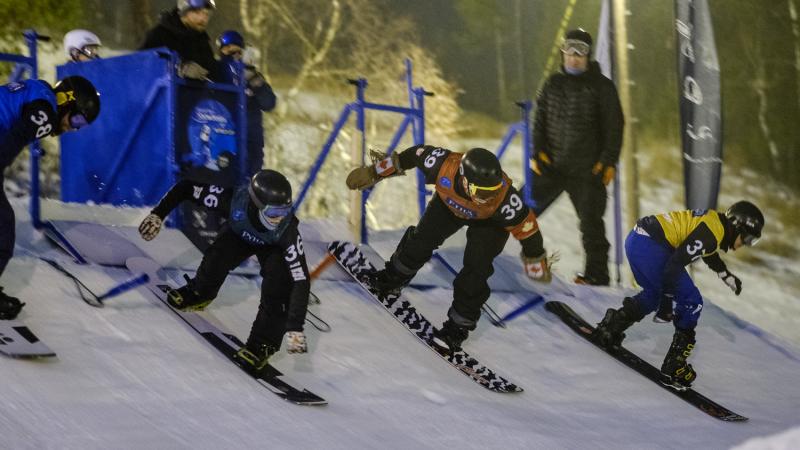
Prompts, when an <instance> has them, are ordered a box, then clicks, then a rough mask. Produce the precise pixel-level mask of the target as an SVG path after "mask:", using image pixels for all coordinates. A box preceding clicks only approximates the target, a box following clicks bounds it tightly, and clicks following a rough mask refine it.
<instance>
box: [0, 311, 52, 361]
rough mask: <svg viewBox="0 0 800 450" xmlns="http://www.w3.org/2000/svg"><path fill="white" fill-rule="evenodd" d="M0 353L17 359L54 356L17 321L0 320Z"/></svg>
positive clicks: (31, 332)
mask: <svg viewBox="0 0 800 450" xmlns="http://www.w3.org/2000/svg"><path fill="white" fill-rule="evenodd" d="M0 353H2V354H4V355H6V356H8V357H11V358H19V359H36V358H52V357H54V356H56V354H55V352H54V351H52V350H50V348H49V347H48V346H47V345H45V344H44V342H42V341H41V340H39V338H38V337H37V336H36V335H35V334H33V331H31V329H30V328H28V327H27V326H26V325H25V324H24V323H22V322H21V321H19V320H0Z"/></svg>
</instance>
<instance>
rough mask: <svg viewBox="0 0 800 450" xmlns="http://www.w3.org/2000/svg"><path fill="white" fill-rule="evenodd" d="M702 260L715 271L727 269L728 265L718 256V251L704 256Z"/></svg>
mask: <svg viewBox="0 0 800 450" xmlns="http://www.w3.org/2000/svg"><path fill="white" fill-rule="evenodd" d="M703 262H704V263H706V265H707V266H708V268H709V269H711V270H713V271H714V272H717V273H719V272H725V271H726V270H728V266H727V265H725V261H723V260H722V258H721V257H720V256H719V253H714V254H711V255H708V256H704V257H703Z"/></svg>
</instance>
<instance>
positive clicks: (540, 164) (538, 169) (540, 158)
mask: <svg viewBox="0 0 800 450" xmlns="http://www.w3.org/2000/svg"><path fill="white" fill-rule="evenodd" d="M552 163H553V161H551V160H550V156H549V155H548V154H547V153H545V152H544V151H542V150H539V151H536V152H534V154H533V159H531V170H532V171H533V173H535V174H536V175H539V176H541V175H542V173H543V172H545V171H547V169H548V168H549V167H550V165H551V164H552Z"/></svg>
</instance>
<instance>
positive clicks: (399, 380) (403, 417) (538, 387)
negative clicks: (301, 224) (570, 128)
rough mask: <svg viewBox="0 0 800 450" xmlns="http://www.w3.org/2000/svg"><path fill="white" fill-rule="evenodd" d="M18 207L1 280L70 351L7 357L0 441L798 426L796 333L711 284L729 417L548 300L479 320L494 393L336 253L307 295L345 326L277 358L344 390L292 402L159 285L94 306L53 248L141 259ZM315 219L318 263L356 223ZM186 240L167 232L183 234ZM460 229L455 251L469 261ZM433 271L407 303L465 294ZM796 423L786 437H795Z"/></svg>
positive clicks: (634, 439) (717, 366)
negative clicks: (185, 317)
mask: <svg viewBox="0 0 800 450" xmlns="http://www.w3.org/2000/svg"><path fill="white" fill-rule="evenodd" d="M15 206H18V207H17V208H16V211H17V216H18V221H19V223H18V247H17V256H16V257H15V258H14V259H13V260H12V262H11V263H10V265H9V267H8V269H7V270H6V273H5V274H4V275H3V279H2V284H3V285H4V286H5V287H6V290H7V291H8V292H10V293H11V294H13V295H17V296H18V297H20V298H21V299H23V301H26V302H27V303H28V305H27V306H26V307H25V309H24V311H23V313H22V315H21V318H22V319H23V320H24V321H25V322H26V323H27V324H28V325H29V326H30V327H31V328H32V329H33V330H34V332H36V333H37V334H38V335H39V336H40V337H41V338H42V340H44V341H45V342H46V343H47V344H48V345H49V346H50V347H51V348H52V349H53V350H54V351H56V353H58V358H57V359H56V360H51V361H33V362H32V361H18V360H11V359H0V379H2V380H3V388H2V389H0V404H1V405H2V409H0V436H2V445H0V447H2V448H9V449H12V448H13V449H41V448H68V449H107V448H115V449H141V448H154V449H184V448H185V449H189V448H192V449H223V448H224V449H238V448H295V449H306V448H309V449H310V448H326V449H332V448H335V449H340V448H341V449H351V448H382V449H384V448H391V449H394V448H397V449H400V448H453V447H460V448H543V449H544V448H584V447H586V446H593V447H596V448H632V449H633V448H636V449H639V448H729V447H731V446H734V445H737V444H741V443H743V442H745V441H746V440H748V439H750V438H754V437H760V436H766V435H772V434H776V433H780V432H783V431H785V430H787V429H789V428H791V427H793V426H796V425H798V422H799V420H798V416H797V413H798V411H800V383H798V381H800V378H799V377H798V374H800V352H798V351H797V347H796V346H794V345H792V344H788V343H785V342H783V341H782V340H781V339H778V338H776V337H775V336H774V335H773V334H772V333H771V332H775V331H776V330H770V331H766V330H762V329H760V328H757V327H755V326H753V325H750V324H748V323H746V322H743V321H741V320H739V319H736V318H735V317H734V316H732V315H731V314H729V313H728V312H726V311H724V310H722V309H720V308H718V307H715V306H714V305H713V302H714V301H715V298H714V297H713V296H711V297H710V298H709V302H708V304H707V307H706V310H705V311H704V314H703V318H702V320H701V323H700V326H699V328H698V345H697V350H696V352H695V356H694V360H693V361H694V363H695V368H696V369H697V370H698V373H699V378H698V380H697V382H696V389H697V390H698V391H700V392H702V393H703V394H705V395H707V396H708V397H710V398H712V399H714V400H716V401H717V402H719V403H721V404H722V405H724V406H726V407H728V408H730V409H732V410H734V411H735V412H737V413H740V414H742V415H745V416H748V417H750V421H749V422H746V423H735V424H734V423H725V422H721V421H718V420H715V419H712V418H710V417H708V416H706V415H705V414H703V413H702V412H699V411H697V410H695V409H693V408H692V407H690V406H688V405H687V404H685V403H684V402H683V401H681V400H680V399H677V398H676V397H674V396H672V395H670V394H669V393H667V392H664V391H663V390H662V389H660V388H658V387H657V386H655V385H653V384H652V383H651V382H650V381H647V380H645V379H643V378H641V377H640V376H639V375H637V374H635V373H633V372H632V371H630V370H629V369H627V368H626V367H624V366H622V365H620V364H619V363H617V362H616V361H614V360H612V359H611V358H609V357H607V356H606V355H605V354H603V353H601V352H599V351H597V350H596V349H594V348H593V347H591V346H589V345H587V344H586V343H585V342H584V341H583V340H582V339H581V338H580V337H578V336H576V335H575V334H574V333H573V332H572V331H570V330H569V329H567V327H566V326H564V325H563V324H562V323H561V322H560V321H558V320H557V319H555V318H554V317H551V316H550V315H549V313H547V312H545V311H544V309H543V308H542V307H541V306H539V307H536V308H534V309H533V310H532V311H530V312H529V313H528V314H526V315H524V316H522V317H520V318H518V319H517V320H515V321H513V322H511V323H510V324H509V327H508V328H506V329H501V328H496V327H493V326H492V325H491V324H489V323H488V321H486V320H482V321H481V323H480V325H479V327H478V330H477V331H475V332H474V333H472V335H471V336H470V339H469V340H468V341H467V342H466V344H465V348H466V349H467V350H468V351H469V352H470V353H471V354H473V355H475V356H476V357H477V358H478V359H480V360H481V361H482V362H484V363H485V364H487V365H489V366H491V367H493V368H496V369H497V370H498V371H499V372H501V373H502V374H503V375H506V376H508V378H510V379H512V380H513V381H515V382H517V383H519V384H520V385H521V386H522V387H523V388H525V392H523V393H520V394H496V393H491V392H489V391H487V390H485V389H482V388H481V387H479V386H478V385H476V384H475V383H473V382H472V381H470V380H469V379H468V378H466V377H464V376H463V375H461V374H459V373H458V372H457V371H456V370H454V369H453V368H452V367H450V366H449V365H447V364H446V363H445V362H443V361H442V360H441V359H440V358H438V357H437V356H436V355H434V354H433V353H432V352H430V350H428V349H426V348H425V347H423V346H422V345H420V344H419V343H417V342H416V340H415V339H414V338H413V337H412V336H411V335H409V334H408V332H407V331H406V330H405V329H404V328H403V327H401V326H400V325H399V324H397V323H396V322H395V320H394V319H393V318H392V317H390V316H389V315H388V314H387V313H386V312H385V311H384V310H383V309H382V308H381V307H380V306H379V305H377V304H374V303H373V302H371V301H370V300H368V299H367V298H366V297H364V296H363V295H362V293H361V290H360V287H359V286H357V285H356V284H355V283H353V282H350V281H348V280H347V279H346V278H345V277H343V276H341V273H339V269H338V268H337V267H332V268H331V269H329V270H328V271H327V272H326V273H325V276H324V277H323V279H320V280H317V281H315V282H314V284H313V287H312V290H313V291H314V292H315V293H316V294H317V295H318V296H319V298H320V299H321V304H320V305H314V306H311V308H310V310H311V311H312V312H314V313H316V314H318V315H320V316H321V317H322V318H324V319H325V320H326V321H327V322H328V323H330V325H331V326H332V328H333V329H332V331H331V332H330V333H320V332H318V331H316V330H315V329H313V328H312V327H306V333H307V335H308V337H309V347H310V352H309V353H308V354H305V355H297V356H295V355H288V354H286V353H285V352H281V353H279V354H278V355H276V356H275V357H274V360H273V362H274V365H275V366H276V367H278V368H279V369H280V370H282V371H283V372H284V373H286V374H287V375H289V376H290V377H292V378H293V379H294V380H296V381H297V382H299V383H300V384H303V385H305V386H306V387H308V388H309V389H311V390H313V391H314V392H315V393H317V394H319V395H321V396H322V397H325V398H326V399H327V400H328V401H329V402H330V404H329V405H328V406H324V407H301V406H296V405H292V404H289V403H287V402H284V401H282V400H280V399H279V398H277V397H276V396H275V395H273V394H271V393H269V392H267V391H266V390H265V389H264V388H263V387H261V386H260V385H258V384H257V383H255V382H254V381H253V380H252V379H251V378H250V377H248V376H247V375H245V374H244V373H242V372H241V371H240V370H238V369H237V368H235V367H234V366H233V365H231V364H230V363H229V362H228V361H227V360H226V359H225V358H224V357H222V356H221V355H219V354H218V353H217V352H216V351H215V350H214V349H213V348H211V347H210V346H209V345H208V344H207V343H206V342H205V341H204V340H202V339H201V338H199V337H198V336H196V335H195V334H193V333H192V332H191V331H190V330H189V329H188V328H187V327H186V326H185V325H184V324H183V323H181V322H180V321H179V320H178V319H177V318H176V317H175V316H174V315H172V314H170V313H169V312H168V311H166V310H165V309H164V307H163V306H161V305H159V304H156V303H155V302H153V301H152V299H151V297H150V294H149V293H148V292H147V291H145V290H144V289H139V290H135V291H131V292H128V293H126V294H124V295H122V296H120V297H116V298H114V299H111V300H109V301H108V303H107V305H106V306H105V308H102V309H98V308H93V307H90V306H89V305H87V304H85V303H84V302H82V301H81V300H80V297H79V295H78V294H77V292H76V290H75V286H74V284H73V283H72V281H70V280H69V279H67V278H65V277H64V276H63V275H61V274H60V273H58V272H56V271H54V270H53V269H52V268H51V267H50V266H49V265H47V264H46V263H44V262H42V261H41V260H39V259H38V258H37V256H48V257H57V258H59V260H60V261H62V262H63V264H64V266H65V267H67V268H68V269H69V270H70V271H72V272H73V273H74V274H75V275H76V276H78V277H79V278H80V279H81V280H82V281H83V282H84V283H86V284H87V285H88V286H89V287H91V288H92V289H93V290H94V291H95V292H103V291H104V290H106V289H108V288H110V287H112V286H114V285H115V284H117V283H119V282H121V281H123V280H125V279H128V278H131V277H132V276H133V275H134V274H131V273H130V272H128V271H127V270H125V269H123V268H113V267H100V266H78V265H75V264H73V263H71V262H69V260H68V258H67V257H66V255H64V254H63V253H60V251H59V250H56V249H54V248H53V247H52V246H51V245H50V244H49V243H48V242H47V241H46V240H45V239H44V238H43V237H42V236H41V235H40V234H39V233H38V232H35V231H33V230H32V229H31V227H30V222H29V220H27V218H26V214H25V212H24V210H23V209H22V208H21V207H19V206H20V205H15ZM66 209H70V210H71V211H72V214H73V216H74V217H72V218H73V219H76V218H77V219H81V218H82V219H84V220H87V221H91V220H94V219H96V211H94V210H93V209H91V208H89V207H74V206H70V207H69V208H66ZM104 216H105V217H106V219H108V217H109V216H114V221H116V223H127V224H134V223H136V221H137V220H138V219H139V218H141V217H142V216H143V212H142V211H140V210H124V209H119V210H112V211H110V213H109V214H104ZM307 225H308V226H307V227H306V228H304V229H303V232H304V236H305V238H306V241H307V247H308V253H309V255H310V258H309V259H310V263H311V264H314V263H315V262H316V261H317V259H318V257H319V255H320V254H321V249H322V248H323V245H324V242H325V240H327V239H332V238H340V239H341V238H347V237H348V235H347V230H346V227H345V226H344V224H342V223H336V222H312V223H310V224H307ZM400 234H401V232H381V233H375V235H374V239H376V241H375V248H376V249H377V250H378V251H379V252H380V253H381V254H382V255H383V256H388V253H389V252H390V251H391V250H392V249H393V246H394V244H395V243H396V242H397V240H398V239H399V237H400ZM171 236H173V235H172V234H169V233H166V234H164V235H161V236H159V237H158V238H157V240H156V241H155V242H156V243H159V240H161V241H160V243H161V245H163V246H164V247H165V248H174V246H175V245H176V244H175V243H174V242H170V240H171ZM459 239H460V237H455V238H454V239H453V240H452V242H448V243H447V244H446V245H450V246H452V247H453V248H449V249H446V250H445V251H443V254H444V256H445V257H446V258H448V260H449V261H450V262H451V263H453V264H455V265H457V264H458V261H459V258H460V254H459V252H458V245H459V244H458V242H459ZM137 244H138V243H137ZM518 251H519V249H518V244H514V243H510V244H509V246H508V249H507V252H508V253H507V254H505V255H503V256H502V257H501V259H500V261H499V264H498V275H497V277H496V278H495V279H494V280H493V284H495V285H503V286H505V287H513V288H517V287H519V286H528V287H530V288H533V286H531V285H527V284H526V283H527V281H526V280H524V279H523V278H521V277H520V276H519V275H518V273H519V272H518V271H519V266H518V264H517V262H516V258H517V256H516V254H517V253H518ZM567 257H569V255H567ZM181 273H182V272H177V271H175V272H173V273H172V275H174V276H175V277H176V278H178V277H179V275H180V274H181ZM420 276H421V277H422V278H420V279H421V280H424V281H426V283H429V284H434V285H437V286H441V287H434V288H432V289H428V290H416V289H413V288H410V289H408V290H406V291H405V295H406V298H408V299H409V300H410V301H411V302H412V303H414V304H415V305H416V306H417V308H418V309H419V310H420V311H421V312H423V313H424V314H425V315H427V316H428V317H429V319H430V320H431V321H433V322H434V323H436V324H438V323H441V321H442V320H443V319H444V316H445V312H446V310H447V308H448V306H449V304H450V298H451V295H452V292H451V291H450V290H449V289H448V288H447V282H448V277H449V275H448V273H447V272H446V271H445V270H444V269H443V268H442V266H440V265H436V264H431V265H430V267H427V268H426V269H425V272H424V273H423V274H421V275H420ZM564 276H565V277H566V276H568V274H564ZM259 281H260V280H259V279H249V278H245V277H239V276H232V277H230V278H229V280H228V282H227V283H226V284H225V286H224V287H223V289H222V291H221V293H220V296H219V298H218V299H217V300H216V301H215V302H214V303H212V305H211V306H210V308H209V311H210V312H211V314H213V315H214V316H215V317H216V318H217V319H218V320H219V321H220V322H221V323H223V324H224V325H225V326H226V327H227V328H228V329H230V330H232V331H233V332H235V334H237V335H238V336H239V337H241V338H244V337H246V335H247V333H248V332H249V328H250V324H251V321H252V319H253V317H254V315H255V311H256V308H257V304H258V292H259V289H258V286H259V284H258V283H259ZM748 281H750V280H748ZM761 287H762V286H759V285H757V284H749V285H747V286H746V288H747V289H752V290H754V291H755V290H758V289H760V288H761ZM764 288H765V289H766V288H769V287H768V286H764ZM508 290H512V289H508ZM551 291H553V290H552V289H551ZM559 292H561V293H557V292H555V291H554V292H549V293H547V296H548V297H549V298H551V299H558V300H562V301H565V302H567V303H569V304H570V305H572V306H573V308H574V309H576V311H578V312H579V313H581V314H583V315H584V316H585V317H587V318H588V319H589V320H590V321H593V322H594V321H597V320H599V318H600V317H601V315H602V313H603V312H604V310H605V309H606V308H608V307H611V306H614V307H616V306H618V304H619V303H620V300H621V298H622V297H623V296H624V295H625V293H627V292H629V291H623V290H619V289H615V288H601V289H589V288H585V287H576V286H572V285H570V292H569V294H570V295H567V294H566V293H565V292H563V291H559ZM795 294H796V293H795ZM528 297H530V293H529V292H519V293H513V292H505V293H495V294H493V295H492V298H491V299H490V301H489V304H490V305H491V306H492V307H493V308H495V309H496V310H497V311H498V312H500V313H501V314H502V313H505V312H508V311H510V310H511V309H512V308H514V307H515V306H517V305H519V304H520V303H521V302H523V301H525V300H526V299H527V298H528ZM778 306H779V305H778ZM772 307H775V305H772ZM671 334H672V330H671V327H670V326H668V325H659V324H654V323H652V322H650V321H649V319H645V321H643V322H641V323H640V324H639V325H638V326H636V327H635V328H633V329H632V330H631V331H630V333H629V336H628V339H627V340H626V344H627V345H628V347H629V348H630V349H631V350H632V351H634V352H636V353H638V354H639V355H640V356H642V357H644V358H645V359H647V360H648V361H650V362H652V363H654V364H657V365H660V363H661V359H662V358H663V355H664V353H665V352H666V349H667V346H668V345H669V342H670V339H671ZM797 436H798V434H797V433H796V432H794V433H791V432H790V433H785V434H783V435H782V436H781V437H779V438H776V439H781V440H783V441H782V442H784V443H791V442H793V443H794V445H795V447H797V446H798V445H800V442H798V441H797V439H798V438H797ZM754 442H757V443H763V441H754ZM752 445H762V444H748V446H746V448H758V447H753V446H752ZM764 445H766V444H764Z"/></svg>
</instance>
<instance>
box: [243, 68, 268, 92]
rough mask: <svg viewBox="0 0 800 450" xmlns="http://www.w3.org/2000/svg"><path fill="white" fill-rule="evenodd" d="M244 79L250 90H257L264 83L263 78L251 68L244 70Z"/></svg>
mask: <svg viewBox="0 0 800 450" xmlns="http://www.w3.org/2000/svg"><path fill="white" fill-rule="evenodd" d="M244 79H245V81H247V86H248V87H250V88H251V89H255V88H259V87H261V86H263V85H264V84H265V83H266V80H264V76H263V75H261V74H260V73H258V72H256V70H255V69H253V68H252V67H246V68H245V69H244Z"/></svg>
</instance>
